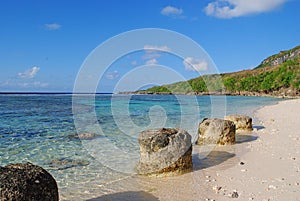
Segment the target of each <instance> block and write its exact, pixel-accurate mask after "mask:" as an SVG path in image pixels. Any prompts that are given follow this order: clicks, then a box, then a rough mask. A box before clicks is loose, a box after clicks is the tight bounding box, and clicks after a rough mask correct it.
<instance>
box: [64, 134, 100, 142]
mask: <svg viewBox="0 0 300 201" xmlns="http://www.w3.org/2000/svg"><path fill="white" fill-rule="evenodd" d="M68 137H69V138H70V139H80V140H92V139H94V138H95V137H96V135H95V134H93V133H81V134H75V135H69V136H68Z"/></svg>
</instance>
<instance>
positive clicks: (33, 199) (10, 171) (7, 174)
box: [0, 163, 59, 201]
mask: <svg viewBox="0 0 300 201" xmlns="http://www.w3.org/2000/svg"><path fill="white" fill-rule="evenodd" d="M58 197H59V196H58V188H57V184H56V181H55V179H54V178H53V177H52V176H51V175H50V174H49V173H48V172H47V171H46V170H44V169H43V168H41V167H39V166H36V165H33V164H31V163H26V164H12V165H7V166H5V167H0V200H1V201H13V200H20V201H21V200H22V201H27V200H28V201H29V200H30V201H41V200H43V201H58Z"/></svg>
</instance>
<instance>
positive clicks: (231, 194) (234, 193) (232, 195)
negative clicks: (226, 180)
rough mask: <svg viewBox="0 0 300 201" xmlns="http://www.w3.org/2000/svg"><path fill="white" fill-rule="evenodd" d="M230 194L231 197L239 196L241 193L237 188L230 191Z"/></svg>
mask: <svg viewBox="0 0 300 201" xmlns="http://www.w3.org/2000/svg"><path fill="white" fill-rule="evenodd" d="M228 196H229V197H230V198H238V197H239V194H238V192H237V190H233V192H231V193H229V194H228Z"/></svg>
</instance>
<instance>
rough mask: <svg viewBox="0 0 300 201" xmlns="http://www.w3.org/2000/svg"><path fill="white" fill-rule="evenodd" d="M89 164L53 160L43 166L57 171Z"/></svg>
mask: <svg viewBox="0 0 300 201" xmlns="http://www.w3.org/2000/svg"><path fill="white" fill-rule="evenodd" d="M89 164H90V163H89V162H88V161H83V160H73V159H70V158H59V159H54V160H52V161H50V162H49V163H46V164H45V165H48V166H49V167H51V168H54V169H57V170H65V169H68V168H72V167H78V166H86V165H89Z"/></svg>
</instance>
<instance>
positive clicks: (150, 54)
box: [142, 45, 171, 61]
mask: <svg viewBox="0 0 300 201" xmlns="http://www.w3.org/2000/svg"><path fill="white" fill-rule="evenodd" d="M144 50H145V52H146V54H145V55H143V56H142V59H143V60H149V61H150V60H153V61H154V59H157V58H159V57H161V54H159V53H158V52H160V51H161V52H170V51H171V48H169V47H168V46H155V45H145V46H144Z"/></svg>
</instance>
